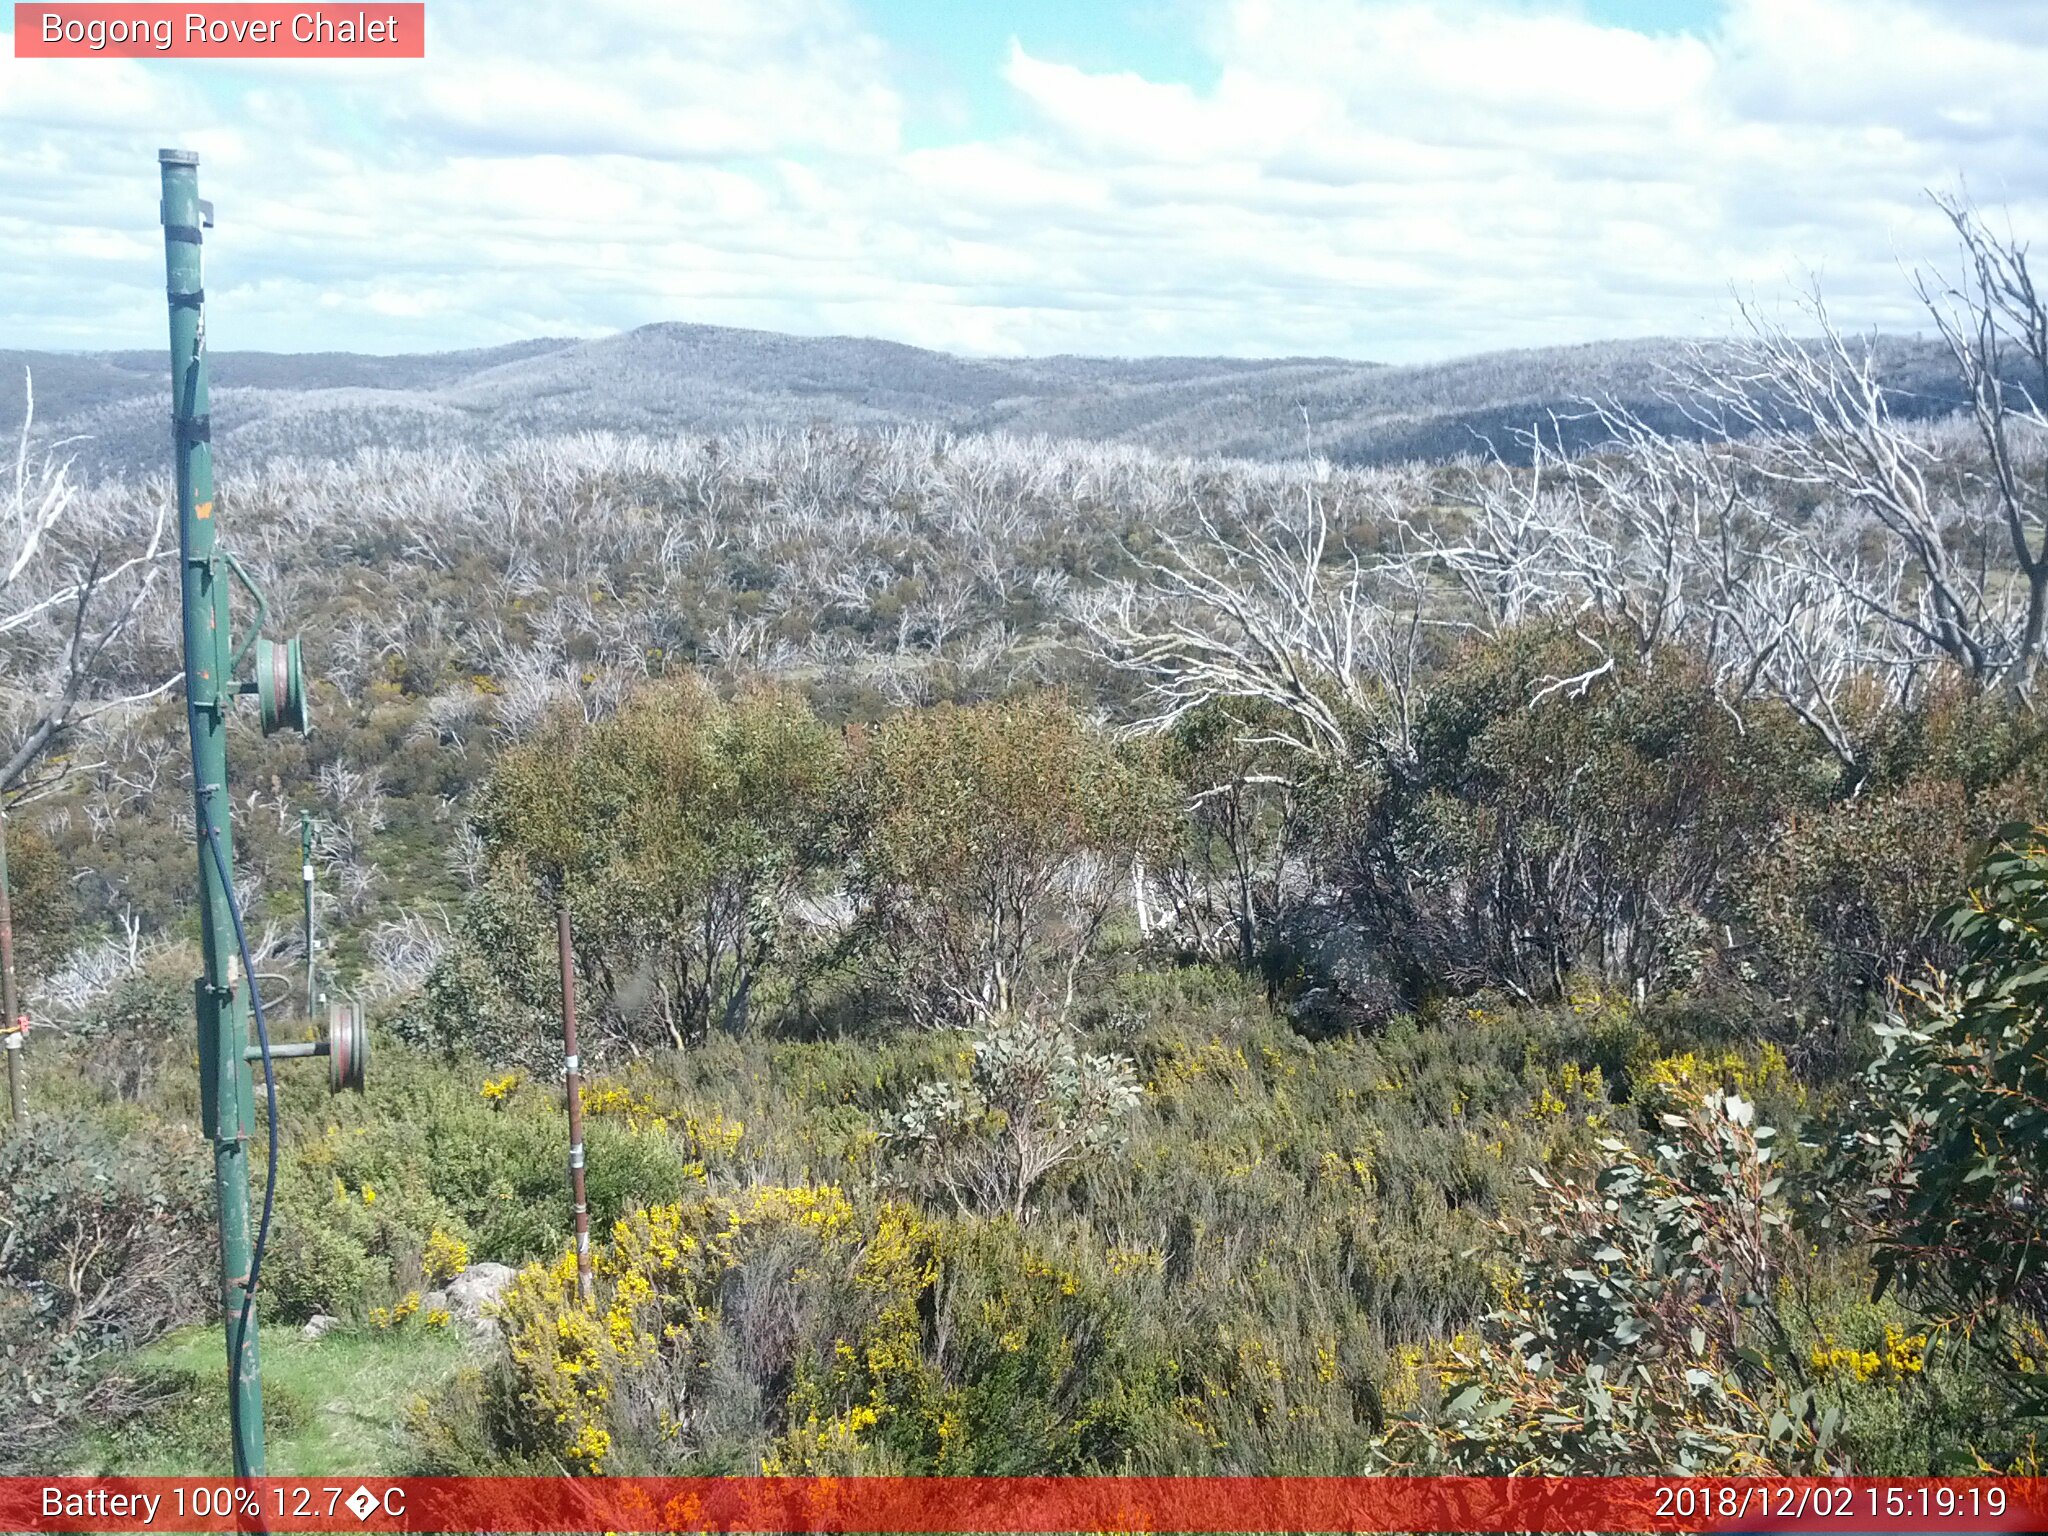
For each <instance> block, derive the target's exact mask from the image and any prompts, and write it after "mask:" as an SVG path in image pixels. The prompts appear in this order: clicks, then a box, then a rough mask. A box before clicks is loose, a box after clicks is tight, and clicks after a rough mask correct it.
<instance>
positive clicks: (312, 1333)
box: [299, 1312, 341, 1339]
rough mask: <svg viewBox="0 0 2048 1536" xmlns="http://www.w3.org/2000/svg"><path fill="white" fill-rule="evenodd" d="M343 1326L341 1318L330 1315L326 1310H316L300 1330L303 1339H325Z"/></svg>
mask: <svg viewBox="0 0 2048 1536" xmlns="http://www.w3.org/2000/svg"><path fill="white" fill-rule="evenodd" d="M340 1326H341V1319H340V1318H338V1317H329V1316H328V1315H327V1314H326V1313H325V1312H315V1313H314V1314H313V1315H312V1316H311V1317H309V1318H307V1319H306V1326H305V1327H303V1328H301V1329H300V1330H299V1337H300V1338H302V1339H324V1338H326V1337H327V1335H329V1334H330V1333H332V1332H334V1330H335V1329H337V1328H339V1327H340Z"/></svg>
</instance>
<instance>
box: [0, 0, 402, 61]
mask: <svg viewBox="0 0 2048 1536" xmlns="http://www.w3.org/2000/svg"><path fill="white" fill-rule="evenodd" d="M426 54H427V8H426V6H425V5H424V4H417V3H415V4H374V3H373V4H367V5H366V4H360V3H358V4H354V5H271V4H228V5H121V4H89V5H63V4H59V5H19V4H17V5H16V6H15V7H14V56H15V57H16V58H18V59H423V58H425V57H426Z"/></svg>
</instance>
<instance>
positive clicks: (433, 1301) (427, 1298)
mask: <svg viewBox="0 0 2048 1536" xmlns="http://www.w3.org/2000/svg"><path fill="white" fill-rule="evenodd" d="M429 1312H446V1313H448V1314H449V1315H450V1316H453V1315H454V1312H455V1309H454V1308H453V1307H451V1306H450V1305H449V1304H448V1293H447V1292H446V1291H429V1292H427V1294H426V1295H424V1296H422V1297H421V1298H420V1315H421V1316H423V1317H424V1316H425V1315H426V1314H427V1313H429Z"/></svg>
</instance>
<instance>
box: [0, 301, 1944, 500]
mask: <svg viewBox="0 0 2048 1536" xmlns="http://www.w3.org/2000/svg"><path fill="white" fill-rule="evenodd" d="M1684 345H1685V344H1684V343H1683V342H1680V341H1675V340H1669V339H1652V340H1643V341H1621V342H1595V343H1589V344H1585V345H1579V346H1569V347H1549V348H1539V349H1530V350H1521V351H1509V352H1491V353H1482V354H1479V355H1476V356H1471V357H1463V358H1456V359H1453V360H1451V361H1448V362H1441V363H1424V364H1413V365H1400V366H1394V365H1386V364H1379V363H1367V362H1357V361H1352V360H1349V359H1344V358H1332V357H1286V358H1270V359H1245V358H1226V357H1141V358H1096V357H1075V356H1056V357H1039V358H965V357H956V356H953V355H951V354H949V353H945V352H934V351H928V350H926V349H924V348H920V347H912V346H906V345H903V344H902V343H898V342H889V341H875V340H866V339H861V338H855V337H841V336H826V337H809V336H789V335H783V334H780V333H778V332H773V331H748V330H734V329H730V328H726V327H720V326H705V325H689V324H681V323H664V324H658V325H646V326H641V327H640V328H638V329H637V330H631V331H625V332H621V333H619V334H617V335H613V336H605V337H600V338H597V339H595V340H587V341H586V340H575V339H560V338H552V339H550V338H541V339H536V340H532V341H524V342H514V343H512V344H510V345H507V346H500V347H488V348H481V349H476V350H470V351H460V352H436V353H419V354H403V355H397V356H371V355H364V354H357V353H346V352H309V353H271V352H219V353H215V354H214V355H213V360H212V361H213V393H214V400H213V434H214V439H213V440H214V443H215V446H216V451H217V452H218V453H219V454H220V456H221V458H222V460H223V462H224V464H232V463H233V462H234V460H236V459H237V458H241V459H244V460H260V459H266V458H270V457H274V456H278V455H291V456H296V457H306V458H333V457H345V456H347V455H350V454H352V453H354V452H356V451H358V450H360V449H362V448H365V447H375V446H390V447H424V446H432V445H437V444H471V445H476V446H488V445H489V444H491V443H492V442H495V441H502V440H504V439H506V438H509V437H512V436H517V435H521V434H547V433H559V432H573V431H585V430H610V431H619V432H628V433H648V434H663V433H674V432H710V431H727V430H732V429H736V428H739V427H744V426H748V425H760V424H774V425H798V426H803V425H810V424H820V425H826V426H834V427H887V426H894V425H902V424H908V423H930V424H934V425H937V426H941V427H944V428H947V429H949V430H953V431H958V432H1007V433H1014V434H1018V435H1025V436H1031V435H1044V436H1049V437H1058V438H1078V439H1083V440H1090V441H1103V442H1118V443H1130V444H1136V445H1140V446H1144V447H1148V448H1153V449H1157V450H1159V451H1162V452H1169V453H1198V454H1223V455H1228V456H1233V457H1246V458H1276V457H1288V456H1292V455H1297V454H1300V453H1301V452H1302V451H1303V449H1304V443H1305V441H1312V443H1313V447H1314V450H1315V451H1316V452H1318V453H1321V454H1325V455H1327V456H1329V457H1330V458H1332V459H1335V460H1338V461H1340V462H1354V463H1362V462H1383V461H1388V460H1397V459H1407V458H1435V457H1441V456H1444V455H1448V454H1453V453H1459V452H1469V451H1472V450H1474V449H1476V448H1479V447H1481V446H1482V445H1483V443H1484V442H1486V441H1493V442H1495V443H1497V444H1500V445H1502V446H1505V442H1506V439H1507V437H1508V435H1509V434H1511V433H1512V432H1513V431H1514V430H1515V429H1517V428H1526V427H1528V426H1529V425H1530V424H1531V423H1532V422H1534V421H1537V420H1540V419H1542V418H1543V417H1544V416H1545V415H1546V414H1547V413H1548V412H1549V411H1551V410H1553V409H1557V410H1568V409H1569V408H1570V407H1571V404H1572V402H1574V401H1577V400H1580V399H1583V398H1585V397H1588V396H1602V397H1613V398H1615V399H1617V400H1620V401H1622V402H1624V403H1626V404H1629V405H1631V406H1634V407H1636V408H1637V409H1639V410H1642V411H1643V412H1645V414H1647V415H1649V416H1651V417H1652V418H1653V419H1659V418H1661V419H1663V420H1665V421H1666V423H1667V424H1669V425H1672V426H1679V425H1681V423H1679V422H1678V421H1677V419H1676V418H1675V417H1674V416H1672V414H1671V413H1670V412H1669V411H1668V409H1667V408H1665V407H1663V406H1662V405H1661V404H1660V402H1659V401H1658V399H1657V388H1658V386H1659V384H1660V383H1661V382H1662V380H1663V379H1664V377H1665V375H1666V371H1667V369H1668V368H1669V367H1670V366H1671V365H1672V364H1674V363H1676V362H1677V361H1678V360H1679V357H1680V354H1681V351H1682V349H1683V347H1684ZM1883 359H1884V365H1885V372H1886V377H1887V380H1888V382H1890V383H1892V384H1893V385H1894V386H1896V387H1898V388H1900V389H1902V390H1903V391H1904V392H1905V395H1906V397H1907V398H1909V399H1910V400H1912V401H1913V402H1915V403H1917V404H1918V405H1919V406H1921V407H1922V408H1923V409H1924V410H1926V411H1927V412H1939V411H1946V410H1951V409H1954V408H1955V407H1956V406H1957V405H1958V404H1959V403H1960V400H1959V397H1958V396H1957V394H1956V391H1955V386H1954V384H1953V382H1952V380H1950V379H1949V378H1948V376H1947V373H1946V371H1945V368H1944V361H1945V354H1943V353H1942V352H1941V351H1940V349H1939V348H1938V347H1937V346H1936V345H1935V344H1934V343H1932V342H1927V341H1921V340H1913V339H1903V338H1888V339H1886V340H1885V341H1884V343H1883ZM24 367H26V368H29V369H31V370H33V373H34V377H35V389H36V421H37V426H38V433H39V435H49V436H53V437H58V436H61V437H76V438H79V439H80V441H78V442H76V443H74V444H72V445H71V447H70V448H69V449H68V450H67V451H69V452H73V453H76V454H77V455H78V464H79V468H80V470H81V471H82V472H83V473H85V474H87V475H90V476H99V475H110V474H133V473H137V472H144V473H146V472H148V471H151V470H154V469H159V468H161V467H163V466H164V464H165V463H166V461H167V457H168V455H167V453H166V449H165V424H164V417H165V412H166V409H167V400H168V395H169V380H168V378H167V376H166V363H165V357H164V354H163V353H160V352H146V351H125V352H94V353H62V352H21V351H0V434H8V435H11V434H13V433H15V432H18V431H19V428H20V419H21V397H20V392H19V386H18V383H17V382H16V381H17V380H18V379H19V378H20V375H21V370H22V369H23V368H24ZM1305 434H1306V437H1305Z"/></svg>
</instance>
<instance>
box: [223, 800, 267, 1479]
mask: <svg viewBox="0 0 2048 1536" xmlns="http://www.w3.org/2000/svg"><path fill="white" fill-rule="evenodd" d="M211 792H212V791H211V790H209V791H208V793H209V794H210V793H211ZM206 846H207V848H208V849H209V850H210V851H211V852H212V854H213V867H214V870H215V872H216V873H217V874H219V876H220V884H221V890H222V891H223V892H224V893H225V894H226V896H227V903H228V920H229V922H230V923H232V924H233V926H234V930H235V948H236V949H237V950H238V951H240V953H241V956H242V974H243V975H244V976H245V977H247V978H248V979H249V1005H250V1009H251V1011H252V1012H253V1013H254V1014H255V1016H256V1041H257V1045H258V1048H259V1049H260V1050H261V1051H262V1053H263V1097H264V1116H263V1118H264V1121H265V1122H266V1124H267V1125H268V1126H269V1130H270V1137H269V1156H268V1158H267V1159H266V1160H265V1162H264V1166H263V1216H262V1219H261V1220H260V1221H259V1222H258V1223H257V1224H256V1242H255V1246H254V1247H252V1248H251V1249H250V1250H249V1281H248V1284H246V1285H245V1286H243V1287H242V1314H241V1316H240V1317H239V1318H237V1319H236V1320H235V1347H234V1351H233V1354H232V1357H231V1360H230V1368H231V1370H232V1373H233V1374H232V1379H231V1380H230V1381H229V1382H228V1417H229V1418H230V1420H231V1421H232V1428H233V1432H234V1437H235V1445H234V1457H235V1475H236V1476H237V1477H248V1476H251V1475H252V1469H251V1468H250V1466H249V1464H248V1462H247V1460H246V1459H245V1458H244V1456H243V1455H242V1400H241V1393H240V1392H239V1391H238V1390H237V1386H238V1384H239V1383H240V1381H241V1376H242V1347H243V1345H244V1344H246V1343H247V1342H248V1337H249V1319H250V1317H251V1316H252V1314H253V1313H254V1311H255V1307H256V1285H257V1282H258V1280H259V1279H260V1278H261V1276H262V1273H263V1250H264V1248H265V1247H266V1246H267V1245H268V1243H269V1241H270V1208H271V1203H272V1202H273V1201H274V1200H275V1199H276V1196H277V1075H276V1073H275V1071H274V1070H273V1069H272V1067H271V1064H270V1027H269V1026H268V1025H267V1024H266V1023H265V1022H264V1019H263V993H262V989H261V988H259V987H258V986H257V985H256V965H255V962H254V961H253V960H252V959H251V958H250V956H249V937H248V934H247V933H245V932H244V931H243V928H242V904H241V903H240V902H239V901H237V900H236V899H235V881H234V876H233V874H232V873H230V871H229V869H228V863H227V858H226V856H225V855H224V854H222V852H221V849H220V833H219V832H218V831H217V830H216V829H215V828H214V825H213V823H212V822H211V821H210V820H209V821H208V822H207V823H206Z"/></svg>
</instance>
